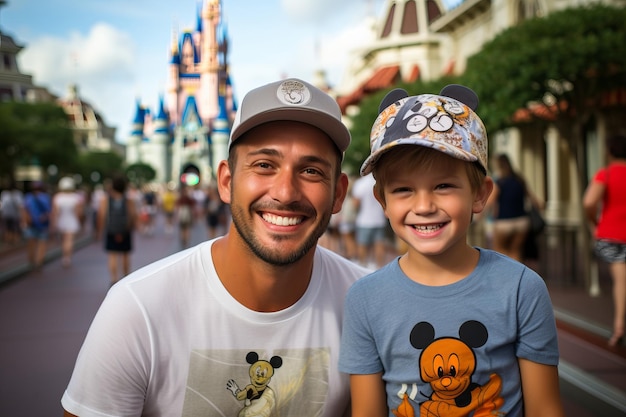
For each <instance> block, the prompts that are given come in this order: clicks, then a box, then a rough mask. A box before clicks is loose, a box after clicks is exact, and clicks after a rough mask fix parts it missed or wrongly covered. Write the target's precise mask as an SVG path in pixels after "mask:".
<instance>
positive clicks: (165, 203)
mask: <svg viewBox="0 0 626 417" xmlns="http://www.w3.org/2000/svg"><path fill="white" fill-rule="evenodd" d="M176 199H177V197H176V191H175V186H174V183H170V184H167V187H166V188H165V191H164V192H163V195H162V196H161V209H162V210H163V214H164V215H165V234H168V235H169V234H172V233H173V232H174V210H175V209H176Z"/></svg>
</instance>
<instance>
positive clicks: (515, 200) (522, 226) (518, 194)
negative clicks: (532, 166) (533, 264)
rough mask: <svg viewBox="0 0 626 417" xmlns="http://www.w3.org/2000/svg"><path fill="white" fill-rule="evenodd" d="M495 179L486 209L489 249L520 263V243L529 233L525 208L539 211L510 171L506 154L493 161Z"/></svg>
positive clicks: (516, 174) (521, 182) (533, 197)
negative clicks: (490, 234) (489, 221)
mask: <svg viewBox="0 0 626 417" xmlns="http://www.w3.org/2000/svg"><path fill="white" fill-rule="evenodd" d="M496 174H497V177H498V178H497V180H496V181H495V187H494V190H493V193H492V194H491V196H490V197H489V202H488V207H489V208H490V210H491V212H492V215H493V219H494V220H493V250H495V251H496V252H500V253H502V254H504V255H507V256H509V257H511V258H513V259H515V260H516V261H520V262H523V261H524V244H525V242H526V238H527V237H528V233H529V231H530V217H528V210H527V205H528V204H532V205H534V206H535V207H536V208H537V209H541V208H542V206H543V205H542V204H541V202H540V201H539V200H538V199H537V198H536V197H535V196H534V194H533V193H531V192H530V190H529V189H528V186H527V185H526V181H525V180H524V178H523V177H522V176H521V175H520V174H519V173H518V172H517V171H515V170H514V169H513V165H512V164H511V160H510V159H509V157H508V156H507V155H506V154H500V155H498V157H497V158H496Z"/></svg>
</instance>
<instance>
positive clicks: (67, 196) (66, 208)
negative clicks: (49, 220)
mask: <svg viewBox="0 0 626 417" xmlns="http://www.w3.org/2000/svg"><path fill="white" fill-rule="evenodd" d="M52 204H53V205H54V206H55V207H56V209H57V223H56V226H57V229H58V230H59V232H61V233H76V232H78V231H79V230H80V220H79V218H78V214H77V212H76V209H77V207H79V206H80V205H81V204H82V197H81V196H80V195H79V194H78V193H76V192H60V193H57V194H55V196H54V199H53V202H52Z"/></svg>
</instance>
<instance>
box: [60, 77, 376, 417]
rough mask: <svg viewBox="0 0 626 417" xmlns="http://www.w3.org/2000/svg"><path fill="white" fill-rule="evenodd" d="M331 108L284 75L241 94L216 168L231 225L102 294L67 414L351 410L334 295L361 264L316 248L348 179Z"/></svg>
mask: <svg viewBox="0 0 626 417" xmlns="http://www.w3.org/2000/svg"><path fill="white" fill-rule="evenodd" d="M349 142H350V134H349V132H348V130H347V128H346V127H345V126H344V125H343V124H342V123H341V112H340V110H339V106H338V105H337V103H336V102H335V101H334V100H333V99H332V98H331V97H330V96H328V95H327V94H325V93H324V92H322V91H321V90H319V89H317V88H315V87H314V86H312V85H310V84H308V83H306V82H304V81H301V80H298V79H287V80H282V81H278V82H275V83H271V84H268V85H265V86H262V87H259V88H257V89H254V90H252V91H250V92H249V93H248V94H247V95H246V96H245V97H244V99H243V101H242V103H241V105H240V107H239V110H238V114H237V116H236V118H235V122H234V126H233V129H232V132H231V136H230V141H229V145H228V147H229V158H228V161H222V162H220V164H219V166H218V167H217V175H216V177H217V184H218V189H219V194H220V198H221V199H222V200H223V201H224V202H225V203H226V204H230V206H231V210H232V222H231V225H230V228H229V230H228V233H227V234H226V235H224V236H222V237H218V238H216V239H214V240H210V241H208V242H204V243H201V244H200V245H197V246H195V247H192V248H189V249H187V250H184V251H182V252H178V253H176V254H174V255H172V256H170V257H168V258H165V259H163V260H160V261H157V262H156V263H153V264H152V265H149V266H147V267H144V268H142V269H140V270H138V271H136V272H134V273H131V274H130V275H129V276H128V277H126V278H124V279H122V280H121V281H120V282H118V283H117V284H116V285H114V286H113V287H112V289H111V290H110V291H109V293H108V294H107V297H106V299H105V300H104V302H103V304H102V306H101V307H100V309H99V311H98V313H97V315H96V317H95V319H94V321H93V323H92V325H91V327H90V329H89V332H88V334H87V337H86V339H85V342H84V344H83V347H82V348H81V351H80V353H79V356H78V359H77V362H76V366H75V368H74V372H73V375H72V378H71V380H70V382H69V385H68V387H67V390H66V391H65V393H64V395H63V398H62V400H61V403H62V406H63V408H64V410H65V416H72V415H77V416H81V417H89V416H167V417H171V416H237V415H238V416H266V415H282V416H312V415H315V416H320V417H339V416H348V415H349V409H350V406H349V384H348V380H347V377H346V375H343V374H341V373H339V371H338V369H337V360H338V353H339V352H338V351H339V343H340V333H341V323H342V319H343V300H344V296H345V293H346V291H347V288H348V287H349V286H350V285H351V284H352V283H354V282H355V281H356V280H357V279H358V278H360V277H361V276H363V275H365V274H366V273H368V272H369V271H368V270H366V269H364V268H362V267H360V266H358V265H355V264H352V263H351V262H350V261H348V260H346V259H344V258H342V257H340V256H339V255H337V254H334V253H332V252H330V251H328V250H326V249H324V248H322V247H318V246H317V242H318V239H319V237H320V236H321V235H322V234H323V233H324V231H325V230H326V227H327V225H328V221H329V219H330V217H331V215H332V214H333V213H336V212H338V211H339V210H340V209H341V205H342V202H343V199H344V197H345V194H346V190H347V187H348V179H347V176H346V175H345V174H344V173H342V172H341V160H342V156H343V152H344V151H345V150H346V148H347V147H348V145H349Z"/></svg>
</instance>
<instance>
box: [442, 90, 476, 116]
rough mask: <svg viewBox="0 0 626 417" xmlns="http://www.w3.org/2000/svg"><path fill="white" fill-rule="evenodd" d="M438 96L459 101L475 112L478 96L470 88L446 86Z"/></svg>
mask: <svg viewBox="0 0 626 417" xmlns="http://www.w3.org/2000/svg"><path fill="white" fill-rule="evenodd" d="M439 95H440V96H445V97H450V98H453V99H455V100H457V101H460V102H461V103H463V104H465V105H466V106H467V107H469V108H470V109H472V110H474V111H476V108H477V107H478V96H477V95H476V93H475V92H474V91H473V90H472V89H471V88H468V87H465V86H464V85H460V84H449V85H446V86H445V87H443V88H442V89H441V92H440V93H439Z"/></svg>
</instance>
